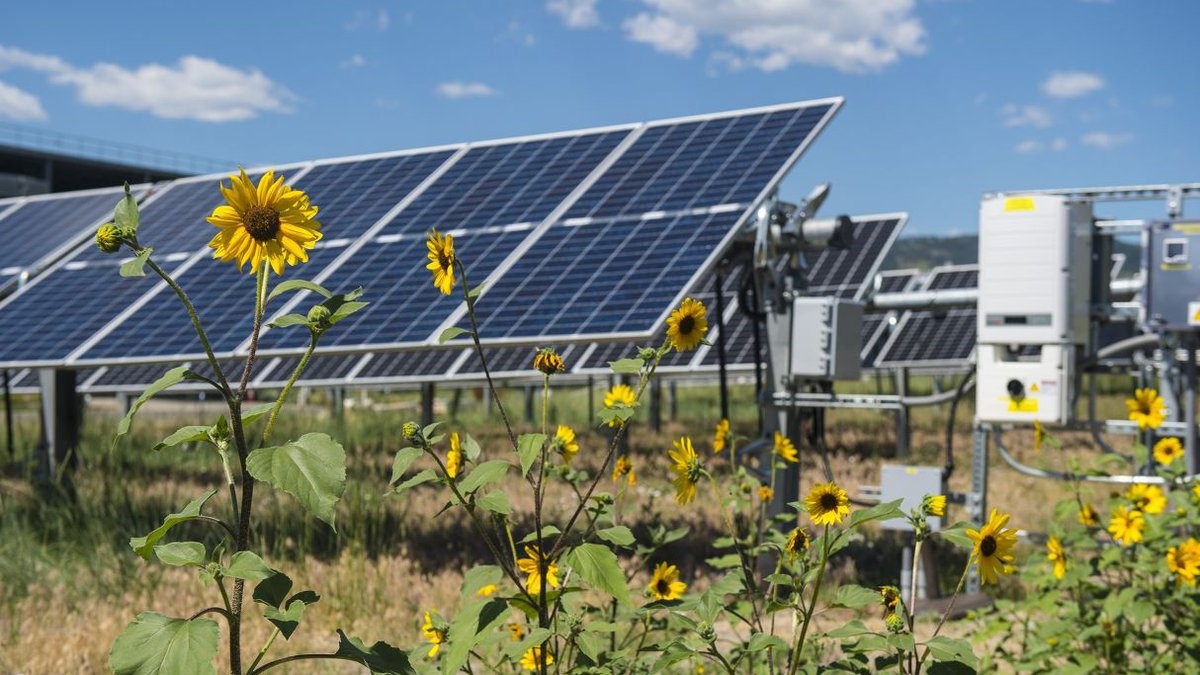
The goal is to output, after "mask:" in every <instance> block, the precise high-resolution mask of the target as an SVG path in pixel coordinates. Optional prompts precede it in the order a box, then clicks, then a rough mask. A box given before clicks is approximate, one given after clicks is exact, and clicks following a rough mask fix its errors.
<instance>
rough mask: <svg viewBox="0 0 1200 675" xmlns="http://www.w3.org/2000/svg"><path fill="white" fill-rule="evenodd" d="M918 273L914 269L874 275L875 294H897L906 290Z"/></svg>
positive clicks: (888, 271) (889, 271)
mask: <svg viewBox="0 0 1200 675" xmlns="http://www.w3.org/2000/svg"><path fill="white" fill-rule="evenodd" d="M919 275H920V272H919V271H918V270H915V269H909V270H887V271H885V272H880V273H879V274H876V275H875V292H876V293H899V292H901V291H906V290H908V288H909V286H910V285H911V284H912V283H913V281H915V280H916V279H917V277H918V276H919Z"/></svg>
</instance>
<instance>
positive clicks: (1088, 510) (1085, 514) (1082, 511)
mask: <svg viewBox="0 0 1200 675" xmlns="http://www.w3.org/2000/svg"><path fill="white" fill-rule="evenodd" d="M1079 524H1080V525H1083V526H1084V527H1099V526H1100V514H1099V513H1096V509H1094V508H1092V505H1091V504H1084V505H1083V506H1082V507H1080V508H1079Z"/></svg>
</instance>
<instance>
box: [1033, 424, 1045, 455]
mask: <svg viewBox="0 0 1200 675" xmlns="http://www.w3.org/2000/svg"><path fill="white" fill-rule="evenodd" d="M1045 440H1046V429H1045V428H1043V427H1042V423H1041V422H1039V421H1037V420H1034V421H1033V449H1034V450H1041V449H1042V443H1043V442H1044V441H1045Z"/></svg>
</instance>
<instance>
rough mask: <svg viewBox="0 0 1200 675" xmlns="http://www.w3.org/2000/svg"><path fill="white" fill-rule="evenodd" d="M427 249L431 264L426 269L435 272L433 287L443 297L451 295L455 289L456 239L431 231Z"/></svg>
mask: <svg viewBox="0 0 1200 675" xmlns="http://www.w3.org/2000/svg"><path fill="white" fill-rule="evenodd" d="M425 248H427V249H429V253H428V257H429V264H428V265H426V266H425V269H427V270H429V271H431V272H433V287H434V288H436V289H438V290H439V291H441V293H442V295H450V291H451V290H453V289H454V282H455V276H454V237H453V236H451V235H449V234H447V235H445V236H443V235H442V234H441V233H440V232H438V231H437V230H430V231H429V236H428V237H427V238H426V240H425Z"/></svg>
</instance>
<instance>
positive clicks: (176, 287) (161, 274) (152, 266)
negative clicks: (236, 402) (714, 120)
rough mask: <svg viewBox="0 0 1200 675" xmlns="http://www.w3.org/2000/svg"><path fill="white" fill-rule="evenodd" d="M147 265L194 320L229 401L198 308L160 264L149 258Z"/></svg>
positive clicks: (194, 325) (228, 393) (205, 352)
mask: <svg viewBox="0 0 1200 675" xmlns="http://www.w3.org/2000/svg"><path fill="white" fill-rule="evenodd" d="M146 265H147V266H148V267H149V268H150V269H151V270H153V271H154V273H155V274H157V275H158V276H159V277H161V278H162V280H163V281H165V282H167V285H168V286H170V287H171V290H173V291H175V295H177V296H179V301H180V302H182V303H183V308H184V309H186V310H187V313H188V317H189V318H191V320H192V328H195V329H196V335H197V336H198V337H199V338H200V344H201V345H203V346H204V354H205V356H207V357H208V365H210V366H212V369H213V372H214V373H216V376H217V381H218V382H220V383H221V388H222V389H223V390H224V391H223V392H222V393H223V394H224V395H225V397H226V399H228V398H229V397H230V396H231V395H232V392H231V391H230V389H229V382H228V381H227V380H226V379H225V374H224V373H223V372H221V366H220V364H218V363H217V357H216V355H215V354H214V353H213V349H212V344H211V343H210V342H209V341H208V334H207V333H205V332H204V326H202V325H201V324H200V317H199V315H197V314H196V308H195V307H194V306H193V305H192V301H191V299H189V298H188V295H187V293H185V292H184V291H183V288H182V287H181V286H180V285H179V284H178V283H176V282H175V279H173V278H172V277H171V275H170V274H167V272H166V270H164V269H163V268H161V267H159V266H158V263H156V262H154V260H152V259H150V258H149V257H147V258H146Z"/></svg>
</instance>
